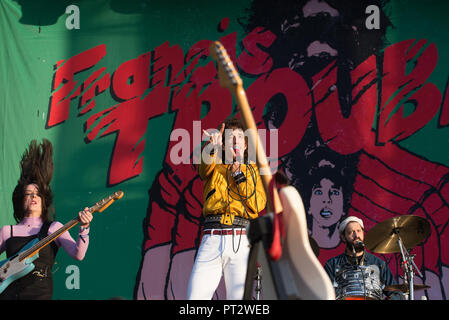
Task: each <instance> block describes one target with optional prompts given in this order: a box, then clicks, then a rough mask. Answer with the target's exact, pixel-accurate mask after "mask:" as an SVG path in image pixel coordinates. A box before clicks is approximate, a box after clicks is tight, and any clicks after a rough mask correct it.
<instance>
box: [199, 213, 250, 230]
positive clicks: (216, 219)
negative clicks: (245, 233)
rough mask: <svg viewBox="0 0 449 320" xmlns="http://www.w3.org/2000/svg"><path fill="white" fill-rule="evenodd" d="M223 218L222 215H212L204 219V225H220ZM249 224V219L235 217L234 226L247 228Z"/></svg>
mask: <svg viewBox="0 0 449 320" xmlns="http://www.w3.org/2000/svg"><path fill="white" fill-rule="evenodd" d="M222 216H223V215H222V214H211V215H208V216H206V218H205V219H204V224H209V223H220V222H221V218H222ZM248 224H249V220H248V219H245V218H241V217H237V216H235V217H234V221H233V222H232V225H233V226H236V227H246V226H247V225H248ZM228 227H229V226H228Z"/></svg>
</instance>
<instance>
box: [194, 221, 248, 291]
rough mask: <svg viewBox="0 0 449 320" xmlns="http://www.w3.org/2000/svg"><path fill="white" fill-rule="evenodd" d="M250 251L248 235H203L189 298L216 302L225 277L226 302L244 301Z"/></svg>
mask: <svg viewBox="0 0 449 320" xmlns="http://www.w3.org/2000/svg"><path fill="white" fill-rule="evenodd" d="M235 230H241V229H240V228H239V229H235ZM249 249H250V248H249V241H248V237H247V236H246V234H242V235H236V234H234V235H232V234H231V235H213V234H212V235H209V234H205V235H203V238H202V240H201V244H200V247H199V249H198V254H197V256H196V259H195V263H194V265H193V269H192V273H191V274H190V279H189V284H188V286H187V299H188V300H210V299H212V296H213V294H214V292H215V290H216V289H217V287H218V285H219V283H220V280H221V276H222V275H223V276H224V281H225V286H226V299H228V300H242V299H243V292H244V287H245V279H246V269H247V265H248V257H249Z"/></svg>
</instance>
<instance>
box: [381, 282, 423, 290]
mask: <svg viewBox="0 0 449 320" xmlns="http://www.w3.org/2000/svg"><path fill="white" fill-rule="evenodd" d="M429 288H430V286H427V285H425V284H414V285H413V290H414V291H416V290H424V289H429ZM384 291H401V292H409V291H410V285H408V284H406V283H403V284H394V285H391V286H385V288H384Z"/></svg>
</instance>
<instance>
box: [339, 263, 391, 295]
mask: <svg viewBox="0 0 449 320" xmlns="http://www.w3.org/2000/svg"><path fill="white" fill-rule="evenodd" d="M379 275H380V272H379V268H378V267H377V266H376V265H370V266H357V267H355V266H347V267H345V268H343V269H342V270H340V271H339V272H337V274H336V276H335V281H336V283H337V288H336V289H335V295H336V298H337V300H381V299H382V287H381V283H380V277H379Z"/></svg>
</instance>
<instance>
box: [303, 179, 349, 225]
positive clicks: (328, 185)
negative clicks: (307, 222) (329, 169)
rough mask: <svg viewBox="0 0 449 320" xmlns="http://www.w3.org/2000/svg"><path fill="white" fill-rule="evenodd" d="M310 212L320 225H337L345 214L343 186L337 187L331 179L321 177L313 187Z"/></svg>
mask: <svg viewBox="0 0 449 320" xmlns="http://www.w3.org/2000/svg"><path fill="white" fill-rule="evenodd" d="M308 213H309V214H310V215H311V216H312V219H313V222H314V223H317V224H318V225H319V226H322V227H330V226H332V225H335V224H336V223H337V222H338V221H339V220H340V218H341V217H342V216H343V215H344V211H343V191H342V187H338V188H336V187H335V185H334V183H333V182H332V181H331V180H329V179H327V178H323V179H321V181H320V184H319V185H318V186H315V187H313V189H312V195H311V197H310V207H309V211H308Z"/></svg>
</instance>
